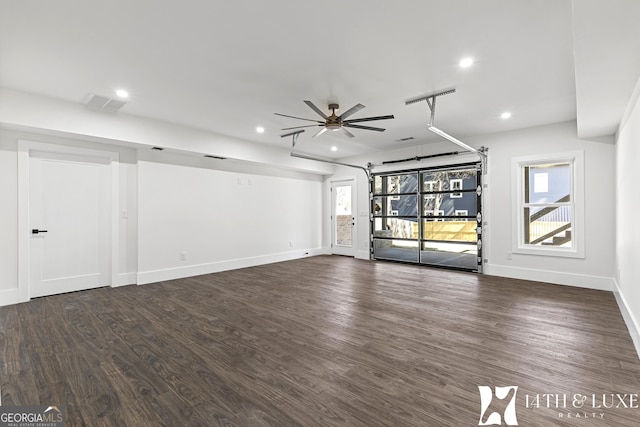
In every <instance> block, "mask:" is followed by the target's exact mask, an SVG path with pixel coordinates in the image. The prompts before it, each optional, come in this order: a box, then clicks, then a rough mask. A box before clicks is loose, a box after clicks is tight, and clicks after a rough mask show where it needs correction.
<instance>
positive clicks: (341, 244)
mask: <svg viewBox="0 0 640 427" xmlns="http://www.w3.org/2000/svg"><path fill="white" fill-rule="evenodd" d="M353 188H354V183H353V181H341V182H337V183H334V184H333V185H332V187H331V192H332V196H333V201H332V204H333V209H332V211H333V214H332V224H333V227H332V228H333V230H332V234H333V236H332V245H331V246H332V248H333V251H332V252H333V253H334V254H338V255H348V256H355V245H354V243H355V237H354V231H355V225H356V224H355V223H356V216H355V213H354V209H355V206H354V195H355V194H354V191H353Z"/></svg>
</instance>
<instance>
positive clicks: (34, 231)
mask: <svg viewBox="0 0 640 427" xmlns="http://www.w3.org/2000/svg"><path fill="white" fill-rule="evenodd" d="M46 232H47V230H38V229H37V228H34V229H32V230H31V234H39V233H46Z"/></svg>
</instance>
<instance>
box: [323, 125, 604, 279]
mask: <svg viewBox="0 0 640 427" xmlns="http://www.w3.org/2000/svg"><path fill="white" fill-rule="evenodd" d="M454 136H457V135H454ZM461 139H462V140H463V141H464V142H465V143H467V144H469V145H471V146H472V147H475V148H479V147H481V146H485V147H488V148H489V160H488V174H487V175H486V176H485V183H486V184H488V188H486V190H485V195H484V196H485V197H484V206H483V208H484V213H485V220H486V221H487V222H488V226H487V227H485V236H484V238H485V239H484V254H483V255H484V258H485V260H487V262H486V263H485V273H487V274H493V275H499V276H504V277H513V278H522V279H529V280H538V281H545V282H550V283H558V284H564V285H572V286H582V287H587V288H595V289H604V290H613V276H614V260H615V258H614V248H615V196H614V188H615V181H614V176H615V174H614V172H615V147H614V145H613V138H610V139H603V140H602V141H600V142H594V141H589V140H581V139H578V138H577V136H576V124H575V122H566V123H559V124H553V125H548V126H540V127H534V128H529V129H523V130H518V131H512V132H504V133H497V134H493V135H485V136H481V137H474V138H461ZM458 150H459V148H458V147H457V146H455V145H454V144H452V143H448V142H444V143H443V142H437V143H432V144H426V145H423V146H420V147H413V148H406V149H400V150H396V151H393V152H386V153H377V154H376V155H375V156H374V157H371V158H350V159H344V161H345V162H348V163H352V164H357V165H365V164H366V163H367V162H369V161H371V162H373V163H380V162H382V161H384V160H395V159H404V158H410V157H415V156H423V155H428V154H435V153H443V152H451V151H458ZM574 150H584V153H585V193H586V194H585V210H586V214H585V241H586V248H585V251H586V255H585V258H583V259H576V258H573V259H572V258H564V257H549V256H539V255H522V254H512V255H511V259H507V258H508V256H507V254H508V253H511V252H512V250H513V249H512V247H511V245H512V238H511V237H512V221H513V220H514V218H513V217H512V203H513V202H514V201H513V200H512V197H511V181H512V165H511V160H512V158H514V157H520V156H527V155H537V154H553V153H561V152H566V151H574ZM477 159H478V157H477V156H475V155H471V154H461V155H458V156H452V157H447V158H438V159H434V160H424V161H421V162H419V163H418V162H409V163H400V164H396V165H394V166H393V167H390V166H384V167H376V168H375V169H374V171H380V170H393V168H395V169H396V170H401V169H408V168H413V167H425V166H434V165H438V164H443V163H445V162H452V163H464V162H468V161H476V160H477ZM353 173H354V172H352V171H351V170H348V169H347V168H340V169H338V170H337V171H336V174H335V175H334V176H333V177H332V178H331V179H334V178H336V177H339V176H342V175H344V174H353ZM360 175H362V176H361V177H360ZM360 175H359V182H358V189H359V195H358V197H359V202H360V203H364V205H362V206H367V203H368V188H367V186H366V179H365V177H364V174H363V173H361V174H360ZM325 222H326V221H325ZM364 222H366V221H361V223H360V224H359V226H358V251H359V252H360V251H363V250H365V249H366V248H367V247H368V240H367V238H366V236H368V224H363V223H364ZM325 226H327V225H326V224H325Z"/></svg>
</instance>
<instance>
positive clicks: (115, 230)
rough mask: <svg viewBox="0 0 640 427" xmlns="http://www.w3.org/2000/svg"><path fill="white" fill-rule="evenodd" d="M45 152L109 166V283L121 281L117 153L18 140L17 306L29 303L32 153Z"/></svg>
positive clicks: (112, 284) (118, 165)
mask: <svg viewBox="0 0 640 427" xmlns="http://www.w3.org/2000/svg"><path fill="white" fill-rule="evenodd" d="M33 151H38V152H45V153H52V154H75V155H81V156H90V157H98V158H100V159H106V160H107V161H108V162H109V165H110V166H109V167H110V174H111V194H110V195H109V196H110V197H109V207H108V209H109V216H110V219H109V223H110V238H109V239H108V240H109V242H108V244H109V246H110V248H109V254H110V258H111V259H110V260H109V264H110V266H111V268H110V269H109V276H110V277H109V278H108V279H109V283H110V285H111V286H114V285H116V284H115V283H114V281H115V280H116V278H117V277H118V260H119V259H120V224H119V221H118V211H119V188H120V178H119V173H118V172H119V168H120V160H119V159H120V156H119V153H118V152H115V151H102V150H94V149H89V148H79V147H72V146H68V145H58V144H50V143H44V142H37V141H28V140H22V139H20V140H18V301H17V302H18V303H20V302H27V301H29V299H30V298H29V295H30V292H29V254H30V242H31V239H30V238H29V237H30V235H29V225H30V224H29V188H30V183H29V162H30V158H31V152H33Z"/></svg>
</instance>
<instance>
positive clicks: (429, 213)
mask: <svg viewBox="0 0 640 427" xmlns="http://www.w3.org/2000/svg"><path fill="white" fill-rule="evenodd" d="M424 216H426V217H432V216H444V211H443V210H441V209H440V210H437V211H435V212H434V211H432V210H426V211H424ZM436 221H442V220H441V219H436Z"/></svg>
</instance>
